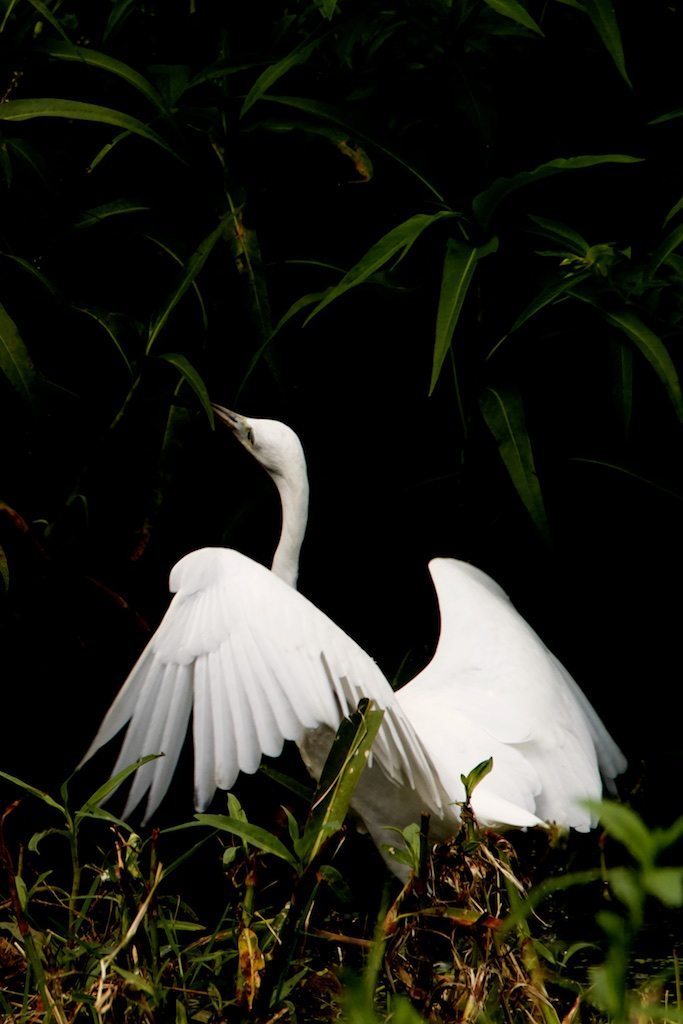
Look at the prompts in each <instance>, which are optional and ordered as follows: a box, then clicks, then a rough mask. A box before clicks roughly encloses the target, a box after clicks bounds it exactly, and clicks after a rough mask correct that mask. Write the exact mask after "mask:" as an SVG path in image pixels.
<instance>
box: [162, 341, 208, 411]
mask: <svg viewBox="0 0 683 1024" xmlns="http://www.w3.org/2000/svg"><path fill="white" fill-rule="evenodd" d="M161 358H162V359H165V360H166V362H167V363H170V364H171V366H175V368H176V370H178V371H179V373H180V375H181V377H182V378H183V380H186V381H187V383H188V384H189V385H190V387H191V388H192V390H193V391H194V393H195V395H196V396H197V398H198V399H199V401H200V402H201V405H202V409H203V410H204V412H205V413H206V418H207V419H208V421H209V426H210V427H211V429H212V430H213V427H214V417H213V407H212V405H211V399H210V398H209V392H208V389H207V387H206V384H205V383H204V381H203V379H202V377H201V375H200V374H199V373H198V372H197V370H195V368H194V366H193V365H192V363H191V362H190V360H189V359H188V358H187V356H184V355H183V354H182V353H181V352H165V353H164V354H163V356H162V357H161Z"/></svg>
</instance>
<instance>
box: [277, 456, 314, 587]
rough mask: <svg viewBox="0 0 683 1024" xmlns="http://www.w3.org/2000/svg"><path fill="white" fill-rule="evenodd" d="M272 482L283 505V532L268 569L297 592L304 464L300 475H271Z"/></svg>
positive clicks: (303, 515) (305, 512)
mask: <svg viewBox="0 0 683 1024" xmlns="http://www.w3.org/2000/svg"><path fill="white" fill-rule="evenodd" d="M272 479H273V482H274V483H275V486H276V487H277V489H278V491H279V492H280V501H281V503H282V532H281V533H280V541H279V543H278V546H277V548H276V550H275V554H274V555H273V564H272V566H271V570H272V571H273V572H274V573H275V575H276V576H279V577H280V578H281V579H283V580H284V581H285V583H289V585H290V586H291V587H294V588H295V589H296V581H297V577H298V575H299V553H300V551H301V545H302V543H303V539H304V534H305V532H306V522H307V520H308V479H307V477H306V469H305V464H304V469H303V474H301V475H299V474H297V475H296V479H289V478H286V477H284V476H280V475H279V474H273V476H272Z"/></svg>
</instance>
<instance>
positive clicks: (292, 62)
mask: <svg viewBox="0 0 683 1024" xmlns="http://www.w3.org/2000/svg"><path fill="white" fill-rule="evenodd" d="M321 38H322V37H318V38H317V39H309V40H306V41H305V42H303V43H301V44H300V45H299V46H297V47H296V48H295V49H294V50H292V51H291V53H288V54H287V56H286V57H283V58H282V60H279V61H278V62H277V63H276V64H271V65H270V67H268V68H266V70H265V71H263V72H261V74H260V75H259V76H258V78H257V79H256V81H255V82H254V84H253V85H252V87H251V89H250V90H249V92H248V93H247V96H246V99H245V100H244V103H243V104H242V109H241V111H240V117H243V116H244V115H245V114H246V112H247V111H248V110H249V109H250V107H253V105H254V104H255V103H256V102H257V101H258V100H260V99H261V97H262V96H263V95H264V94H265V93H267V92H268V90H269V89H270V88H271V86H273V85H275V83H276V82H277V81H279V80H280V79H281V78H282V76H283V75H286V74H287V72H288V71H291V69H292V68H295V67H296V66H297V65H298V64H305V63H306V61H307V60H308V58H309V57H310V56H311V54H312V53H313V51H314V50H315V49H316V47H317V46H318V45H319V43H320V41H321Z"/></svg>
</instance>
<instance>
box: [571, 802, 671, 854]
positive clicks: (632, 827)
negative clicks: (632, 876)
mask: <svg viewBox="0 0 683 1024" xmlns="http://www.w3.org/2000/svg"><path fill="white" fill-rule="evenodd" d="M586 806H587V807H588V808H589V810H591V811H592V812H593V813H594V814H596V815H597V816H598V818H599V819H600V824H601V825H602V827H603V828H604V829H605V831H606V832H608V834H609V835H610V836H612V838H613V839H616V840H617V842H619V843H622V845H623V846H625V847H626V849H627V850H628V852H629V853H630V854H631V856H632V857H633V858H634V859H635V860H636V861H638V863H639V864H641V865H643V866H648V865H650V864H651V863H652V859H653V856H654V854H655V852H656V850H655V843H654V840H653V837H652V836H651V835H650V832H649V831H648V829H647V826H646V825H645V824H644V822H643V820H642V818H640V817H639V815H637V814H636V812H635V811H632V810H631V809H630V807H626V806H625V805H624V804H618V803H615V802H614V801H613V800H602V801H597V800H588V801H586Z"/></svg>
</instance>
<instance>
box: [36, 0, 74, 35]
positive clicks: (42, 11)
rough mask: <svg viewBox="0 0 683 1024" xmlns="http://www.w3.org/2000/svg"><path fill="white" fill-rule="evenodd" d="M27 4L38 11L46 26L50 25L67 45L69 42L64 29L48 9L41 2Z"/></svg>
mask: <svg viewBox="0 0 683 1024" xmlns="http://www.w3.org/2000/svg"><path fill="white" fill-rule="evenodd" d="M29 2H30V4H31V6H32V7H34V8H35V9H36V10H37V11H38V13H39V14H40V16H41V17H42V18H45V21H47V22H48V24H50V25H52V27H53V29H54V30H55V32H57V33H59V35H60V36H61V37H62V39H65V40H66V41H67V43H68V42H69V37H68V35H67V34H66V32H65V31H64V29H63V28H62V26H61V24H60V23H59V21H58V20H57V18H55V16H54V14H53V13H52V11H51V10H50V8H49V7H47V6H46V5H45V4H44V3H43V0H29Z"/></svg>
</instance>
